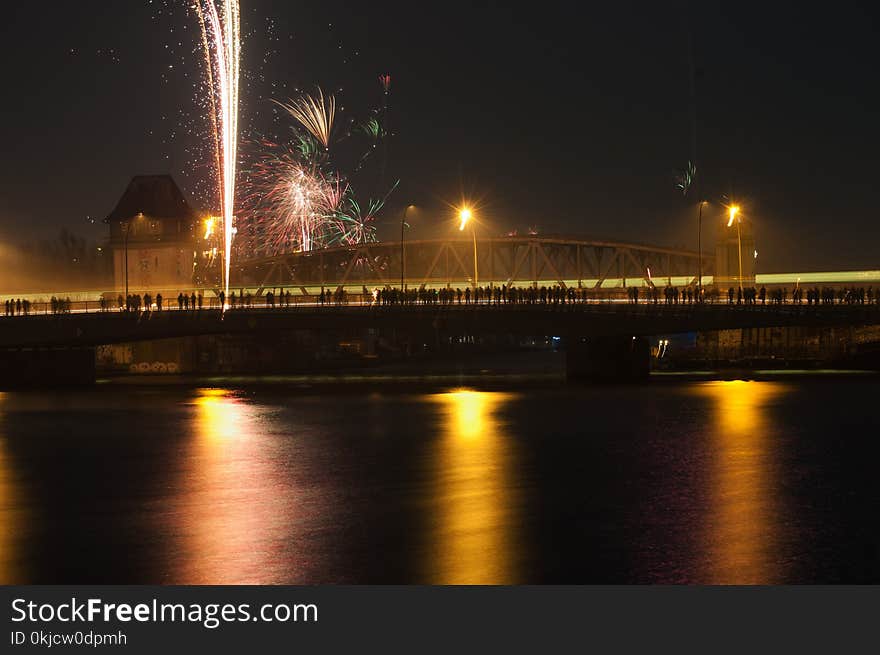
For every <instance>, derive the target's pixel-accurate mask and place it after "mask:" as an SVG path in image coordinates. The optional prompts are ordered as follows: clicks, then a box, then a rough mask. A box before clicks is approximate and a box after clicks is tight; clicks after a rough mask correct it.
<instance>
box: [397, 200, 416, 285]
mask: <svg viewBox="0 0 880 655" xmlns="http://www.w3.org/2000/svg"><path fill="white" fill-rule="evenodd" d="M415 208H416V206H415V205H407V206H406V209H404V210H403V216H401V217H400V291H401V292H403V291H404V286H403V276H404V273H405V271H406V258H405V255H406V253H405V251H404V249H403V240H404V233H403V228H404V227H406V214H407V212H409V210H410V209H415Z"/></svg>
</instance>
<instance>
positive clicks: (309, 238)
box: [243, 78, 397, 255]
mask: <svg viewBox="0 0 880 655" xmlns="http://www.w3.org/2000/svg"><path fill="white" fill-rule="evenodd" d="M390 81H391V80H390V78H388V79H387V80H386V83H387V85H389V87H390ZM386 90H387V89H386ZM276 104H277V105H278V106H280V107H282V108H283V109H284V110H285V111H286V112H287V113H288V114H289V115H290V116H291V117H292V118H293V119H294V120H295V121H296V124H295V125H293V126H292V128H293V129H292V131H293V135H292V139H291V140H290V142H289V143H281V144H279V143H274V142H272V141H268V140H262V141H260V142H259V143H258V144H257V145H258V146H259V147H258V148H257V150H258V151H259V154H258V155H257V158H256V160H255V161H254V162H253V163H252V164H251V165H250V169H249V171H248V175H247V181H246V189H247V193H246V194H245V195H244V196H243V201H244V211H243V216H244V217H245V220H246V221H247V223H248V230H247V232H248V235H249V237H250V239H252V241H251V242H250V245H249V248H250V250H251V251H252V252H253V253H254V254H257V253H259V254H262V255H278V254H282V253H286V252H308V251H311V250H315V249H318V248H327V247H332V246H354V245H358V244H361V243H369V242H372V241H375V240H376V226H375V223H376V219H377V215H378V213H379V212H380V211H381V210H382V208H383V207H384V205H385V202H386V200H387V198H388V196H389V195H390V193H391V192H392V191H393V190H394V189H395V188H396V187H397V183H396V182H395V183H394V184H393V185H392V186H391V189H390V190H389V191H387V193H384V195H383V196H382V197H380V199H378V200H376V199H374V197H375V195H374V194H373V197H371V198H369V200H367V201H366V202H363V201H362V200H360V199H359V198H358V197H357V196H356V194H355V190H354V182H353V179H354V178H355V177H356V176H357V175H358V173H359V172H360V171H361V169H362V167H363V165H364V163H365V162H366V160H367V158H368V157H369V155H370V153H371V152H373V151H374V149H375V148H376V145H377V142H379V141H381V140H383V139H384V137H385V136H386V135H387V130H386V128H385V126H384V125H383V124H382V123H381V122H380V120H379V118H378V117H377V115H379V112H378V111H376V110H374V111H373V112H372V113H373V116H372V117H370V118H369V120H367V121H366V122H365V123H356V122H355V119H354V118H348V119H347V121H346V123H347V125H348V129H346V130H339V131H338V133H337V134H336V136H334V121H335V120H336V118H337V115H336V99H335V98H334V96H332V95H328V96H325V95H324V93H323V91H321V89H320V88H318V90H317V93H316V94H315V95H308V94H305V95H302V96H301V97H299V98H298V99H296V100H291V101H290V102H289V103H286V104H285V103H281V102H276ZM331 139H332V143H333V146H334V147H333V150H332V151H331V149H330V145H331ZM359 148H363V149H359ZM343 162H346V163H347V164H346V163H343ZM343 170H345V171H348V174H347V173H345V172H343ZM380 190H381V185H380Z"/></svg>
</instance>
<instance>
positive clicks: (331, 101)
mask: <svg viewBox="0 0 880 655" xmlns="http://www.w3.org/2000/svg"><path fill="white" fill-rule="evenodd" d="M278 104H279V105H281V107H283V108H284V109H285V110H286V111H287V112H288V113H289V114H290V115H291V116H293V118H294V119H296V121H297V122H298V123H299V124H300V125H302V126H303V127H304V128H305V129H306V130H308V132H309V134H311V135H312V136H313V137H315V138H316V139H317V140H318V141H319V142H320V143H321V144H322V145H323V146H324V148H325V149H329V148H330V136H331V133H332V132H333V120H334V119H335V118H336V98H334V97H333V96H332V95H331V96H327V98H324V92H323V91H321V89H320V87H319V88H318V96H317V98H315V97H312V96H310V95H304V96H302V97H300V98H298V99H297V100H292V101H290V102H289V103H283V102H279V103H278Z"/></svg>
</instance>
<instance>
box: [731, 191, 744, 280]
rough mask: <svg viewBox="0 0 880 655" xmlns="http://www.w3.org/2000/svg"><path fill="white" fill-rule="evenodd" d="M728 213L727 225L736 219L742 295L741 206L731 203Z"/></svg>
mask: <svg viewBox="0 0 880 655" xmlns="http://www.w3.org/2000/svg"><path fill="white" fill-rule="evenodd" d="M728 213H729V215H730V220H729V221H727V227H730V226H731V225H733V222H734V221H736V244H737V252H738V255H739V291H740V295H742V288H743V249H742V229H741V227H740V225H741V223H742V219H741V218H739V207H737V206H736V205H731V206H730V208H729V209H728Z"/></svg>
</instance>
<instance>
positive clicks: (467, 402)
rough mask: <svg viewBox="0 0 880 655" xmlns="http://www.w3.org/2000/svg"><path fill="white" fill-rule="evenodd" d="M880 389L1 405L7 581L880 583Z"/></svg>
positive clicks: (131, 388)
mask: <svg viewBox="0 0 880 655" xmlns="http://www.w3.org/2000/svg"><path fill="white" fill-rule="evenodd" d="M878 399H880V380H878V378H877V377H870V376H869V377H865V378H862V379H853V378H851V377H840V376H833V375H829V376H824V377H823V376H818V377H817V376H812V377H809V378H807V377H800V376H797V375H789V376H778V377H774V378H772V379H767V380H763V381H694V380H675V381H669V380H664V381H656V380H652V381H651V382H650V383H648V384H645V385H641V386H607V387H567V386H565V385H563V384H557V383H547V384H545V385H543V386H540V385H538V386H530V387H517V386H516V385H511V386H510V388H504V385H501V386H500V388H499V387H498V385H495V387H494V388H481V387H480V385H479V384H476V385H472V386H467V385H464V386H444V385H442V384H436V385H434V386H433V387H422V386H413V385H408V386H405V387H403V388H401V386H400V385H397V386H394V385H390V386H389V385H381V384H380V385H375V386H372V387H371V386H370V385H363V384H362V385H358V386H355V387H352V388H342V387H340V388H334V387H333V386H332V385H329V386H326V385H325V386H308V385H301V384H284V383H279V384H272V385H266V384H252V383H249V382H248V381H246V380H245V381H242V380H234V381H230V382H229V383H223V381H222V380H220V381H218V380H212V381H211V382H210V384H207V383H206V384H204V385H202V386H199V385H191V386H181V385H152V386H150V385H126V384H117V383H109V384H101V385H98V386H96V387H95V388H93V389H87V390H79V391H54V392H47V391H28V392H24V391H23V392H6V393H0V582H3V583H44V584H49V583H114V584H124V583H137V584H242V583H254V584H303V583H305V584H311V583H403V584H410V583H430V584H434V583H440V584H457V583H487V584H499V583H502V584H519V583H721V584H728V583H736V584H754V583H759V584H779V583H838V582H853V583H868V582H872V583H877V582H880V523H878V517H880V484H878V477H877V470H878V459H877V455H878V451H880V448H878V437H880V418H878Z"/></svg>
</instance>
